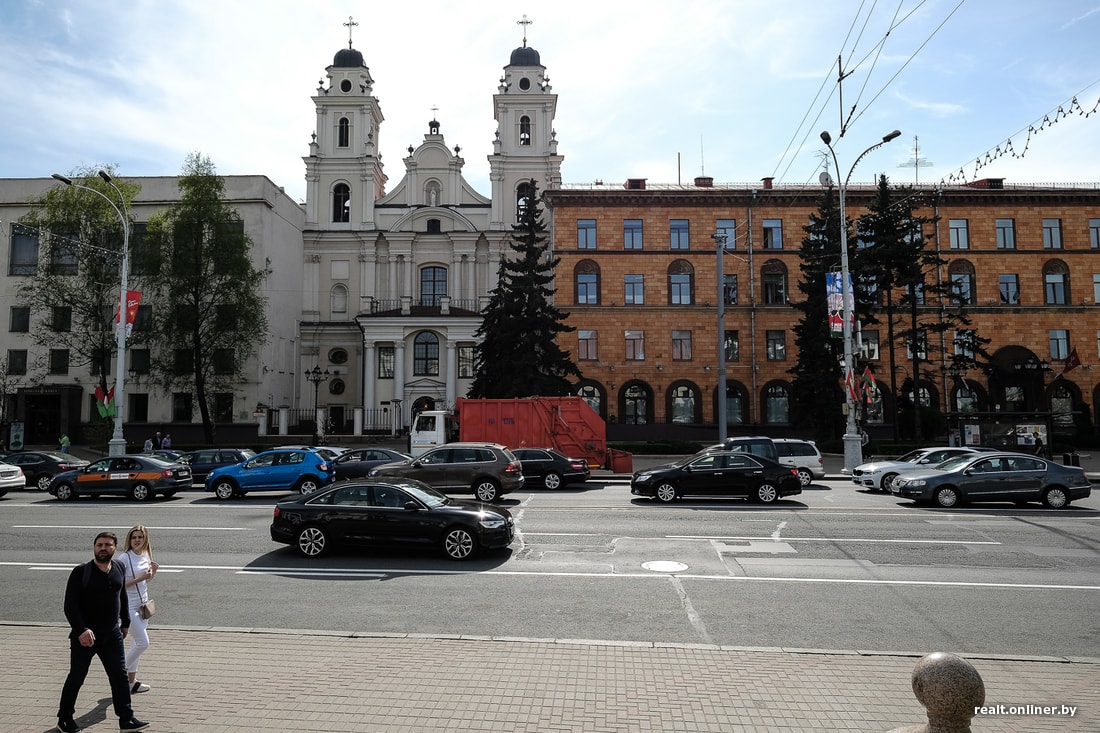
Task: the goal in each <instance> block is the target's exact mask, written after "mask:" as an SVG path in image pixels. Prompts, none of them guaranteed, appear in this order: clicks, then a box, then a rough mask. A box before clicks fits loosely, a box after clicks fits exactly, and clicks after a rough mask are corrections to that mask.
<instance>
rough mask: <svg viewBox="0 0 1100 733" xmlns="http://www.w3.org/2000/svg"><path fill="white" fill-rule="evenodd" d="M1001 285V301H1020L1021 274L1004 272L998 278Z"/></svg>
mask: <svg viewBox="0 0 1100 733" xmlns="http://www.w3.org/2000/svg"><path fill="white" fill-rule="evenodd" d="M997 280H998V282H999V284H1000V287H1001V303H1002V304H1003V305H1016V304H1018V303H1019V302H1020V276H1019V275H1014V274H1004V275H1000V276H999V277H998V278H997Z"/></svg>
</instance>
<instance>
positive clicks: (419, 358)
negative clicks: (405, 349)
mask: <svg viewBox="0 0 1100 733" xmlns="http://www.w3.org/2000/svg"><path fill="white" fill-rule="evenodd" d="M413 374H415V375H416V376H418V377H438V376H439V337H438V336H436V335H435V334H434V333H432V332H431V331H421V332H420V333H418V334H417V335H416V338H415V339H414V340H413Z"/></svg>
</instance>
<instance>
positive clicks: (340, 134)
mask: <svg viewBox="0 0 1100 733" xmlns="http://www.w3.org/2000/svg"><path fill="white" fill-rule="evenodd" d="M350 141H351V123H350V122H348V118H347V117H341V118H340V122H338V123H337V135H336V146H337V147H340V148H346V147H348V145H350V144H351V142H350Z"/></svg>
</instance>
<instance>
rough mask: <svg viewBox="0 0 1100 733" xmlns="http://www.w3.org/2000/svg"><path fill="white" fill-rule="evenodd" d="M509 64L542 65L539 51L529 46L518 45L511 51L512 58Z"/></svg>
mask: <svg viewBox="0 0 1100 733" xmlns="http://www.w3.org/2000/svg"><path fill="white" fill-rule="evenodd" d="M508 65H509V66H542V62H541V61H540V60H539V52H538V51H536V50H535V49H533V48H531V47H530V46H520V47H519V48H517V49H516V50H515V51H512V59H511V61H509V62H508Z"/></svg>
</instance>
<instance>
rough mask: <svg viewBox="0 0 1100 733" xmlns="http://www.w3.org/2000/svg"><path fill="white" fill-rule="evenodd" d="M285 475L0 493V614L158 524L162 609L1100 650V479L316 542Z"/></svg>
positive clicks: (567, 508) (1083, 652)
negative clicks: (942, 497) (389, 544)
mask: <svg viewBox="0 0 1100 733" xmlns="http://www.w3.org/2000/svg"><path fill="white" fill-rule="evenodd" d="M275 501H276V497H275V496H274V495H250V496H248V497H247V498H245V499H243V500H236V501H225V502H223V501H218V500H217V499H214V498H213V497H210V496H209V495H208V494H204V493H202V492H199V491H194V492H185V493H183V494H180V495H177V496H176V497H175V498H173V499H171V500H159V499H158V500H157V501H155V502H152V503H148V504H134V503H132V502H129V501H127V500H125V499H115V498H106V497H105V498H103V499H101V500H94V501H93V500H88V499H81V500H78V501H76V502H72V503H67V504H62V503H59V502H57V501H54V500H52V499H51V498H50V497H48V496H46V495H43V494H40V493H37V492H14V493H10V494H8V495H7V496H6V497H4V498H2V499H0V553H2V557H3V560H2V561H0V584H2V585H3V587H4V588H5V593H4V601H3V604H2V606H0V620H4V621H31V620H39V621H41V620H45V621H63V618H64V617H63V615H62V612H61V594H62V588H63V585H64V577H65V574H66V572H67V571H68V570H69V569H70V568H72V566H73V565H75V564H76V563H78V562H82V561H84V560H85V559H86V558H87V557H88V556H89V555H90V549H91V544H92V538H93V537H94V535H95V533H96V532H97V531H99V530H100V529H103V528H107V529H112V530H115V531H116V532H118V533H119V535H120V536H121V535H122V533H123V532H124V531H125V529H126V528H128V527H129V526H130V525H132V524H136V523H139V522H140V523H142V524H145V525H147V526H149V527H150V530H151V537H152V540H153V547H154V551H155V553H156V557H157V560H158V561H159V562H160V563H161V573H160V574H159V575H158V577H157V579H156V581H155V582H154V584H153V590H152V595H153V596H154V597H155V598H156V600H157V606H158V614H157V623H159V624H162V625H209V626H219V627H242V628H251V627H264V628H279V629H301V628H310V629H331V630H340V631H350V630H370V631H372V632H394V633H424V634H435V635H438V634H485V635H497V636H516V637H534V638H558V639H610V640H622V641H637V640H644V641H667V642H675V643H689V644H690V643H705V644H723V645H731V646H753V647H761V646H764V647H767V646H776V647H779V646H782V647H786V648H792V647H797V648H815V649H862V650H880V651H928V650H937V649H943V650H950V651H954V652H957V653H960V654H1011V655H1017V656H1018V655H1067V656H1091V657H1100V634H1097V633H1096V632H1097V630H1098V629H1097V619H1100V497H1098V496H1096V495H1094V496H1093V497H1091V498H1090V499H1087V500H1085V501H1082V502H1077V503H1075V504H1074V505H1073V506H1072V507H1070V508H1069V509H1067V510H1063V511H1051V510H1045V509H1042V508H1040V507H1038V505H1035V506H1034V508H1027V509H1018V508H1016V507H1010V506H1004V507H997V506H982V507H978V508H971V507H964V508H959V509H955V510H944V509H939V508H931V507H915V506H914V505H912V504H911V503H909V502H906V501H899V500H898V499H896V498H893V497H889V496H886V495H882V494H870V493H865V492H862V491H858V490H856V489H855V487H853V486H852V485H851V484H850V483H849V482H846V481H843V480H840V479H837V480H830V481H824V482H820V483H817V484H814V485H813V486H811V487H810V488H809V489H807V490H806V491H804V492H803V494H801V495H800V496H797V497H792V498H790V499H787V500H784V501H782V502H780V503H779V504H777V505H774V506H769V507H763V506H758V505H752V504H747V503H745V502H743V501H740V500H734V499H730V500H711V501H686V502H681V503H677V504H674V505H669V506H665V505H658V504H655V503H652V502H649V501H646V500H638V499H633V498H632V497H631V496H630V493H629V487H628V486H627V485H626V483H625V482H622V481H606V482H604V481H599V482H597V481H593V482H591V483H589V484H587V485H585V486H584V487H580V488H576V487H574V488H567V489H564V490H559V491H555V492H549V491H524V492H520V493H517V494H514V495H509V496H508V497H506V501H505V502H504V503H505V505H506V506H508V508H509V509H510V510H511V511H512V512H513V513H514V515H515V516H516V520H517V530H518V532H517V538H516V541H515V542H514V543H513V545H512V547H511V548H509V550H506V551H500V552H495V553H492V554H489V555H486V556H483V557H480V558H478V559H476V560H474V561H471V562H466V563H455V562H451V561H448V560H446V559H444V558H443V557H442V556H441V555H439V554H436V553H433V552H423V553H417V554H412V555H408V554H405V555H401V554H398V553H394V552H392V551H385V550H380V551H375V552H369V553H362V554H340V555H335V556H332V557H328V558H324V559H321V560H315V561H307V560H305V559H304V558H300V557H298V556H297V555H296V554H295V552H294V551H292V550H291V549H289V548H286V547H283V546H281V545H276V544H275V543H272V542H271V540H270V538H269V536H268V525H269V523H270V519H271V510H272V507H273V505H274V503H275Z"/></svg>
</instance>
